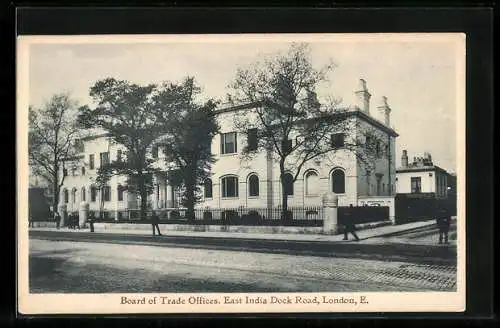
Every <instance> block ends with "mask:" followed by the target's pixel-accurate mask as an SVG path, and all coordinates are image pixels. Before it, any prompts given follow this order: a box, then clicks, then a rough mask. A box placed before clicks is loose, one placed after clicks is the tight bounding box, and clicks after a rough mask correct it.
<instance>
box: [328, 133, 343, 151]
mask: <svg viewBox="0 0 500 328" xmlns="http://www.w3.org/2000/svg"><path fill="white" fill-rule="evenodd" d="M344 142H345V134H343V133H335V134H332V136H331V141H330V143H331V146H332V147H333V148H342V147H344Z"/></svg>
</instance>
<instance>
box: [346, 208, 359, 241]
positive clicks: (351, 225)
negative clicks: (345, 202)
mask: <svg viewBox="0 0 500 328" xmlns="http://www.w3.org/2000/svg"><path fill="white" fill-rule="evenodd" d="M344 220H345V221H344V239H343V240H348V239H349V238H347V237H348V234H349V233H351V234H352V235H353V236H354V238H355V240H356V241H359V237H358V235H357V234H356V224H355V222H354V220H355V215H354V207H353V206H352V204H351V205H349V209H348V210H347V212H346V213H345V217H344Z"/></svg>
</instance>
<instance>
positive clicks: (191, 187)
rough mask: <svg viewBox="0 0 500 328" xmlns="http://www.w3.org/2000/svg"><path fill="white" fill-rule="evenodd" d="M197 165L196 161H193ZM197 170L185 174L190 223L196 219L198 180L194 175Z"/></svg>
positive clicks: (187, 213)
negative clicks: (195, 207)
mask: <svg viewBox="0 0 500 328" xmlns="http://www.w3.org/2000/svg"><path fill="white" fill-rule="evenodd" d="M193 162H194V163H196V162H195V161H193ZM195 172H196V171H195V169H194V168H193V169H187V170H186V171H185V172H184V173H186V174H184V181H185V185H186V191H185V193H184V198H185V201H184V205H185V206H186V218H187V219H188V220H190V221H193V220H194V219H195V215H194V205H195V204H196V195H195V188H196V186H195V184H196V179H194V177H193V174H195Z"/></svg>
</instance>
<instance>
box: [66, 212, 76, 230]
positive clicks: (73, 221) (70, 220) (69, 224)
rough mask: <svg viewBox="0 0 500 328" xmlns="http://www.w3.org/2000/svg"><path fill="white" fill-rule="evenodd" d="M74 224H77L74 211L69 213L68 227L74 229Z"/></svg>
mask: <svg viewBox="0 0 500 328" xmlns="http://www.w3.org/2000/svg"><path fill="white" fill-rule="evenodd" d="M74 224H75V219H74V215H73V213H69V215H68V228H70V229H74V228H75V226H74Z"/></svg>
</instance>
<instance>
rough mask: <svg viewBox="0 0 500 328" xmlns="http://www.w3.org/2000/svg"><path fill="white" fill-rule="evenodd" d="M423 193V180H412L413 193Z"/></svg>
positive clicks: (415, 178)
mask: <svg viewBox="0 0 500 328" xmlns="http://www.w3.org/2000/svg"><path fill="white" fill-rule="evenodd" d="M420 192H422V179H421V178H420V177H412V178H411V193H412V194H418V193H420Z"/></svg>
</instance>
